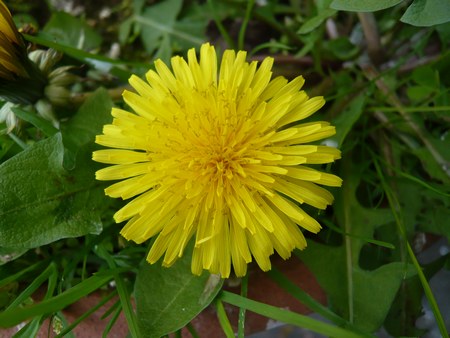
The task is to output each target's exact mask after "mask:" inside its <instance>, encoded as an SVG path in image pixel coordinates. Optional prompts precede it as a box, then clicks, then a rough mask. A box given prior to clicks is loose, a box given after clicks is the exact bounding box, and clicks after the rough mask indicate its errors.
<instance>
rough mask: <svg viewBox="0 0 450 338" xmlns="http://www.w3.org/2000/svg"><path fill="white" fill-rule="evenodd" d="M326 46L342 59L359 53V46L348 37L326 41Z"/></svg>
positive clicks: (348, 58) (347, 58) (350, 57)
mask: <svg viewBox="0 0 450 338" xmlns="http://www.w3.org/2000/svg"><path fill="white" fill-rule="evenodd" d="M324 45H325V47H326V48H327V50H329V51H330V52H331V53H332V54H333V55H334V56H336V57H337V58H338V59H340V60H350V59H352V58H354V57H355V56H356V55H357V54H358V53H359V48H358V47H357V46H355V45H354V44H353V43H351V42H350V39H349V38H348V37H344V36H343V37H339V38H336V39H332V40H329V41H325V42H324Z"/></svg>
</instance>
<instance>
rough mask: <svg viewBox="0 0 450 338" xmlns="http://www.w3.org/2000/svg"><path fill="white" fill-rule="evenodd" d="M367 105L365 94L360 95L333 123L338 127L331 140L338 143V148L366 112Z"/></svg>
mask: <svg viewBox="0 0 450 338" xmlns="http://www.w3.org/2000/svg"><path fill="white" fill-rule="evenodd" d="M365 103H366V96H365V94H360V95H358V96H357V97H355V98H354V99H353V100H352V101H351V102H350V104H349V105H348V106H347V108H346V109H345V110H344V111H342V113H341V114H340V115H339V116H338V117H337V118H336V119H335V120H334V121H333V125H334V126H335V127H336V135H334V136H333V137H331V138H330V139H331V140H333V141H336V143H337V144H338V147H341V146H342V143H343V142H344V140H345V137H346V136H347V134H348V133H349V132H350V130H351V129H352V127H353V125H354V124H355V123H356V121H358V119H359V118H360V116H361V114H362V112H363V111H364V106H365Z"/></svg>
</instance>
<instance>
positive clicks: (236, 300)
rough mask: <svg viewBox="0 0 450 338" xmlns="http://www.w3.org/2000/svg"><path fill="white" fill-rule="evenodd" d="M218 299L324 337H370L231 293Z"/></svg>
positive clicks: (224, 293)
mask: <svg viewBox="0 0 450 338" xmlns="http://www.w3.org/2000/svg"><path fill="white" fill-rule="evenodd" d="M219 297H220V299H221V300H222V301H224V302H226V303H229V304H231V305H235V306H239V307H244V308H246V309H247V310H249V311H252V312H255V313H257V314H260V315H262V316H265V317H268V318H272V319H275V320H278V321H280V322H283V323H286V324H291V325H295V326H298V327H302V328H305V329H308V330H311V331H314V332H317V333H320V334H323V335H325V336H329V337H334V338H361V337H372V336H371V335H370V334H360V333H355V332H352V331H349V330H347V329H344V328H341V327H337V326H333V325H330V324H327V323H323V322H321V321H318V320H315V319H312V318H309V317H307V316H303V315H300V314H298V313H295V312H291V311H288V310H284V309H280V308H277V307H275V306H271V305H267V304H264V303H260V302H257V301H254V300H251V299H248V298H244V297H241V296H239V295H236V294H234V293H231V292H227V291H222V292H221V293H220V295H219Z"/></svg>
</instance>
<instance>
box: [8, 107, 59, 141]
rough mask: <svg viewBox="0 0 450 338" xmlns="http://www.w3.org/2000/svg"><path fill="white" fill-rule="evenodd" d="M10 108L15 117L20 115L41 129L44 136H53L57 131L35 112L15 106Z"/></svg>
mask: <svg viewBox="0 0 450 338" xmlns="http://www.w3.org/2000/svg"><path fill="white" fill-rule="evenodd" d="M11 110H12V111H13V112H14V114H15V115H16V116H17V117H20V118H21V119H22V120H24V121H27V122H29V123H31V124H32V125H33V126H35V127H36V128H38V129H39V130H41V131H42V132H43V133H44V134H45V135H46V136H53V135H55V134H56V133H57V132H58V131H59V130H58V129H56V128H55V127H54V126H53V125H52V124H51V123H50V122H49V121H47V120H45V119H43V118H42V117H40V116H39V115H37V114H36V113H32V112H29V111H26V110H24V109H20V108H17V107H14V108H12V109H11Z"/></svg>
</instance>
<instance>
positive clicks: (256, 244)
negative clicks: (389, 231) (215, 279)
mask: <svg viewBox="0 0 450 338" xmlns="http://www.w3.org/2000/svg"><path fill="white" fill-rule="evenodd" d="M272 64H273V59H272V58H266V59H265V60H264V61H262V63H261V64H260V65H259V67H258V66H257V62H251V63H248V62H246V53H245V52H243V51H240V52H238V53H235V52H234V51H232V50H227V51H225V52H224V54H223V56H222V61H221V64H220V68H219V69H218V65H217V56H216V52H215V50H214V47H213V46H210V45H209V44H204V45H202V47H201V49H200V60H199V61H198V60H197V56H196V53H195V50H194V49H191V50H189V52H188V57H187V62H186V61H185V60H184V59H183V58H181V57H178V56H176V57H173V58H172V59H171V66H172V70H170V69H169V68H168V67H167V66H166V65H165V64H164V63H163V62H162V61H161V60H157V61H156V62H155V68H156V70H155V71H153V70H150V71H149V72H148V73H147V74H146V81H144V80H142V79H140V78H139V77H137V76H132V77H131V78H130V80H129V82H130V84H131V86H132V87H133V88H134V90H135V91H136V92H132V91H125V92H124V93H123V97H124V100H125V102H126V103H127V104H128V105H129V106H130V107H131V108H132V109H133V110H134V112H135V113H131V112H128V111H125V110H122V109H118V108H113V109H112V115H113V117H114V120H113V122H112V124H110V125H106V126H104V129H103V134H102V135H99V136H97V138H96V143H98V144H100V145H103V146H106V147H110V148H114V149H104V150H98V151H95V152H94V153H93V159H94V160H95V161H98V162H102V163H108V164H113V166H109V167H106V168H104V169H101V170H99V171H97V173H96V177H97V179H98V180H120V181H119V182H117V183H115V184H113V185H111V186H110V187H108V188H107V189H106V190H105V192H106V194H107V195H108V196H111V197H116V198H117V197H121V198H123V199H131V198H133V197H134V199H133V200H131V201H130V202H129V203H128V204H126V205H125V206H124V207H123V208H122V209H120V210H119V211H118V212H117V213H116V214H115V215H114V219H115V221H116V222H123V221H128V222H127V224H126V225H125V227H124V228H123V229H122V231H121V234H122V235H123V236H124V237H125V238H126V239H128V240H133V241H135V242H137V243H142V242H144V241H146V240H147V239H149V238H151V237H153V236H157V238H156V240H155V242H154V243H153V246H152V248H151V249H150V252H149V254H148V256H147V261H148V262H150V263H155V262H157V261H158V260H159V259H160V258H161V257H162V256H164V258H163V263H162V264H163V265H164V266H171V265H172V264H173V263H174V262H175V261H176V260H177V259H178V258H179V257H181V256H182V255H183V251H184V250H185V248H186V245H187V244H188V242H189V241H190V240H191V239H192V238H193V237H195V238H194V241H195V245H194V249H193V254H192V265H191V268H192V272H193V273H194V274H200V273H201V272H202V270H203V269H205V270H209V271H210V272H211V273H220V274H221V276H222V277H224V278H225V277H228V276H229V275H230V270H231V266H233V268H234V271H235V273H236V275H237V276H243V275H245V274H246V271H247V264H248V263H250V262H251V261H252V259H253V258H254V259H255V260H256V262H257V263H258V265H259V266H260V268H261V269H262V270H264V271H267V270H269V269H270V268H271V264H270V259H269V257H270V255H272V254H273V253H274V250H275V251H277V253H278V254H279V255H280V256H281V257H283V258H284V259H287V258H288V257H290V255H291V252H292V251H293V250H294V249H296V248H297V249H303V248H305V247H306V241H305V238H304V236H303V234H302V231H301V230H300V228H299V226H300V227H302V228H304V229H306V230H308V231H311V232H313V233H317V232H318V231H319V230H320V228H321V227H320V225H319V223H318V222H317V221H316V220H315V219H314V218H312V217H311V216H309V215H308V214H307V213H306V212H305V211H304V210H303V209H302V208H301V207H300V205H301V204H303V203H305V204H309V205H312V206H314V207H316V208H319V209H325V208H326V207H327V205H330V204H331V203H332V202H333V195H332V194H331V193H330V192H329V191H327V190H326V189H324V188H322V187H320V186H319V185H325V186H340V185H341V182H342V181H341V179H340V178H339V177H337V176H334V175H331V174H328V173H323V172H321V171H318V170H315V169H312V168H309V167H308V166H306V165H308V164H322V163H329V162H333V161H334V160H335V159H338V158H340V152H339V150H337V149H335V148H331V147H328V146H323V145H312V144H308V143H310V142H314V141H317V140H320V139H323V138H326V137H329V136H331V135H333V134H334V133H335V128H334V127H333V126H331V125H330V124H329V123H328V122H308V123H302V124H296V123H297V121H299V120H302V119H304V118H306V117H308V116H310V115H311V114H313V113H314V112H316V111H317V110H318V109H319V108H320V107H322V106H323V104H324V102H325V101H324V99H323V98H322V97H313V98H309V97H308V96H307V94H306V93H305V92H304V91H302V90H301V88H302V85H303V83H304V79H303V77H297V78H295V79H294V80H292V81H290V82H288V80H286V79H285V78H283V77H277V78H275V79H271V76H272V73H271V67H272Z"/></svg>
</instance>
